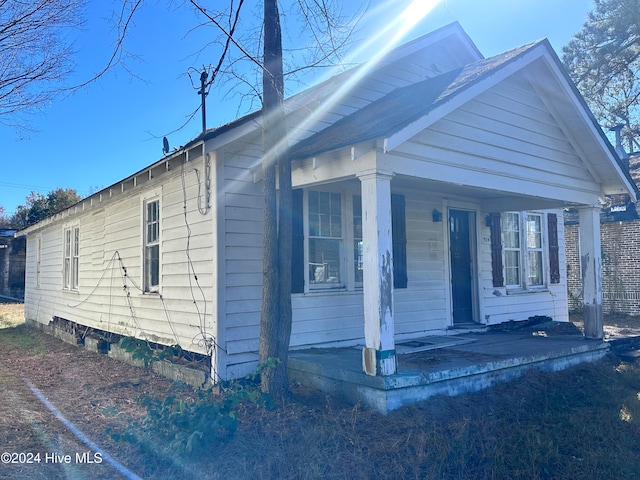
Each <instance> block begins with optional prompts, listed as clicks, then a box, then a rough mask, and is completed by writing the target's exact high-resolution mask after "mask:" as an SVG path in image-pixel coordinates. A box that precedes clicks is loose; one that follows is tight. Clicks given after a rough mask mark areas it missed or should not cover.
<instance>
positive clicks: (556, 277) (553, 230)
mask: <svg viewBox="0 0 640 480" xmlns="http://www.w3.org/2000/svg"><path fill="white" fill-rule="evenodd" d="M547 225H548V229H549V276H550V279H551V283H560V256H559V250H560V248H559V246H558V217H557V216H556V214H555V213H549V214H548V215H547Z"/></svg>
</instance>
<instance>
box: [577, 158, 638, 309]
mask: <svg viewBox="0 0 640 480" xmlns="http://www.w3.org/2000/svg"><path fill="white" fill-rule="evenodd" d="M629 171H630V173H631V177H632V178H633V180H634V181H635V183H636V185H638V186H639V187H640V154H637V153H636V154H632V155H631V157H630V159H629ZM577 219H578V215H577V211H575V210H572V209H569V210H567V211H566V212H565V241H566V255H567V288H568V292H569V296H568V298H569V310H570V311H577V310H580V308H582V282H581V275H580V254H579V242H578V220H577ZM600 238H601V242H602V305H603V310H604V312H606V313H622V314H628V315H640V202H636V203H633V202H630V201H629V197H628V196H626V195H621V196H611V197H608V198H607V203H606V204H605V205H604V208H603V209H602V213H601V215H600Z"/></svg>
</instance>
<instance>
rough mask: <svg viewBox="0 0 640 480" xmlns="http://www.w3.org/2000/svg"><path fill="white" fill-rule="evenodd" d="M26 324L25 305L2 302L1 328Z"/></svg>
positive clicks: (0, 309)
mask: <svg viewBox="0 0 640 480" xmlns="http://www.w3.org/2000/svg"><path fill="white" fill-rule="evenodd" d="M22 323H24V304H22V303H2V301H0V328H7V327H16V326H18V325H20V324H22Z"/></svg>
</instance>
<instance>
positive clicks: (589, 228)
mask: <svg viewBox="0 0 640 480" xmlns="http://www.w3.org/2000/svg"><path fill="white" fill-rule="evenodd" d="M578 212H579V222H580V228H579V231H580V268H581V270H582V301H583V305H584V336H585V337H586V338H593V339H597V340H600V339H602V338H603V337H604V330H603V325H602V266H601V256H602V251H601V247H600V207H599V206H589V207H582V208H579V209H578Z"/></svg>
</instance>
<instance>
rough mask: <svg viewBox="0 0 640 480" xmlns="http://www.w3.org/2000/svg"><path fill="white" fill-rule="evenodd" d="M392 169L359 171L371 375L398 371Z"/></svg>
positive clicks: (366, 356)
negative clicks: (392, 235)
mask: <svg viewBox="0 0 640 480" xmlns="http://www.w3.org/2000/svg"><path fill="white" fill-rule="evenodd" d="M392 176H393V174H391V173H382V172H378V171H368V172H362V173H361V174H359V175H358V177H359V178H360V182H361V187H362V243H363V294H364V339H365V347H364V350H363V351H362V366H363V369H364V372H365V373H366V374H367V375H372V376H376V375H392V374H394V373H396V349H395V341H394V330H395V328H394V321H393V258H392V257H393V243H392V238H391V177H392Z"/></svg>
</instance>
